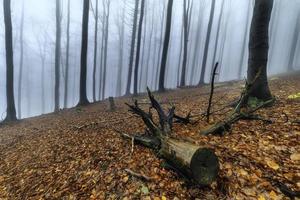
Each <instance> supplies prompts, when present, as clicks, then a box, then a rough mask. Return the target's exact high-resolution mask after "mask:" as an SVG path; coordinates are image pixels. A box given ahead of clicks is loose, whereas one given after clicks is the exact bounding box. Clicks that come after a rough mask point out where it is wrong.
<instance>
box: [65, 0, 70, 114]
mask: <svg viewBox="0 0 300 200" xmlns="http://www.w3.org/2000/svg"><path fill="white" fill-rule="evenodd" d="M70 1H71V0H68V14H67V15H68V16H67V35H66V37H67V45H66V78H65V96H64V108H67V107H68V89H69V54H70V13H71V7H70Z"/></svg>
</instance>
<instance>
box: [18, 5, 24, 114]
mask: <svg viewBox="0 0 300 200" xmlns="http://www.w3.org/2000/svg"><path fill="white" fill-rule="evenodd" d="M23 36H24V0H23V1H22V14H21V26H20V39H19V42H20V68H19V69H20V71H19V82H18V84H19V85H18V118H19V119H21V118H22V107H21V104H22V81H23V70H24V69H23V61H24V41H23V40H24V37H23Z"/></svg>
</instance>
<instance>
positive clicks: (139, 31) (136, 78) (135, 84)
mask: <svg viewBox="0 0 300 200" xmlns="http://www.w3.org/2000/svg"><path fill="white" fill-rule="evenodd" d="M144 8H145V0H142V3H141V14H140V19H139V27H138V36H137V47H136V57H135V67H134V84H133V87H134V90H133V93H134V95H137V93H138V74H139V63H140V51H141V39H142V29H143V19H144Z"/></svg>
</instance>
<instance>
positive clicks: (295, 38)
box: [288, 12, 300, 71]
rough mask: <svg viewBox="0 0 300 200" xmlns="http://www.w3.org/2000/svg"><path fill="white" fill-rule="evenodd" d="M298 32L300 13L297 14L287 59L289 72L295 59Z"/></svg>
mask: <svg viewBox="0 0 300 200" xmlns="http://www.w3.org/2000/svg"><path fill="white" fill-rule="evenodd" d="M299 32H300V12H299V13H298V17H297V22H296V27H295V31H294V35H293V40H292V47H291V51H290V58H289V65H288V70H289V71H292V70H294V61H295V57H296V50H297V44H298V41H299Z"/></svg>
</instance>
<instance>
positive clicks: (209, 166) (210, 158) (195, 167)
mask: <svg viewBox="0 0 300 200" xmlns="http://www.w3.org/2000/svg"><path fill="white" fill-rule="evenodd" d="M190 168H191V171H192V174H193V178H194V179H195V181H197V183H199V184H200V185H203V186H207V185H210V184H211V183H212V182H213V181H215V180H216V178H217V176H218V172H219V159H218V157H217V156H216V154H215V153H214V151H213V150H211V149H208V148H201V149H198V150H197V151H196V152H195V154H194V155H193V157H192V160H191V166H190Z"/></svg>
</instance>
